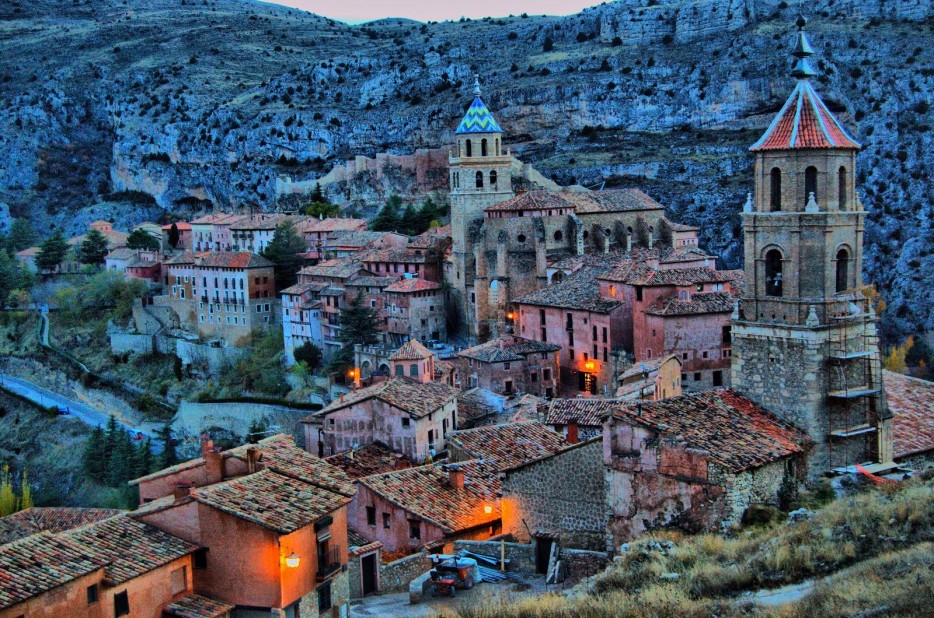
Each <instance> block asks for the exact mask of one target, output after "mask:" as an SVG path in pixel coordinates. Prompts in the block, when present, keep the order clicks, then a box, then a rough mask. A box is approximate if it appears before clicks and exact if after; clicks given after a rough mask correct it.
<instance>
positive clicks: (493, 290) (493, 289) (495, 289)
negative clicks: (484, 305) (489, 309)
mask: <svg viewBox="0 0 934 618" xmlns="http://www.w3.org/2000/svg"><path fill="white" fill-rule="evenodd" d="M497 303H499V281H497V280H496V279H493V281H491V282H490V304H491V305H495V304H497Z"/></svg>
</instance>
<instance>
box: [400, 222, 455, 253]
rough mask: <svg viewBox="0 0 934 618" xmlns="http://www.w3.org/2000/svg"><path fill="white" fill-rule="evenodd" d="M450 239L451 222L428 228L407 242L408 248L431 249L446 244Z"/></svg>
mask: <svg viewBox="0 0 934 618" xmlns="http://www.w3.org/2000/svg"><path fill="white" fill-rule="evenodd" d="M450 241H451V224H450V223H448V224H447V225H443V226H441V227H436V228H434V229H431V230H428V231H427V232H422V233H421V234H419V235H418V236H416V237H415V238H413V239H412V242H410V243H409V246H408V248H409V249H433V248H435V247H442V246H444V245H446V244H448V243H449V242H450Z"/></svg>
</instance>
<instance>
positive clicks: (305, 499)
mask: <svg viewBox="0 0 934 618" xmlns="http://www.w3.org/2000/svg"><path fill="white" fill-rule="evenodd" d="M796 26H797V28H796V31H795V39H794V47H793V49H792V56H793V59H794V66H793V69H792V71H791V77H792V78H793V80H794V82H793V83H791V80H789V90H790V94H789V95H788V98H787V100H786V102H785V103H784V104H783V105H782V106H781V108H780V109H778V110H777V111H776V113H775V117H774V120H773V121H772V122H771V123H770V125H769V126H768V129H767V130H766V131H765V133H764V134H762V135H761V137H760V138H759V139H758V140H757V141H756V142H755V143H753V144H750V149H749V150H750V153H749V156H750V157H751V158H753V159H754V161H755V166H754V176H753V179H752V183H751V185H750V191H749V194H748V199H747V201H746V203H745V204H737V210H741V217H742V237H743V238H742V246H743V252H744V264H745V267H744V268H743V269H741V270H731V269H724V268H720V267H718V262H719V260H718V256H716V255H712V254H710V253H708V252H707V251H705V250H704V249H703V248H702V247H701V243H700V239H701V237H702V234H701V229H700V228H698V227H696V226H691V225H686V224H684V223H681V222H678V221H675V220H672V219H669V217H668V216H666V206H665V204H662V203H659V202H658V201H656V200H655V199H653V198H652V197H651V196H650V195H649V194H648V193H647V192H645V191H642V190H640V189H637V188H621V189H604V190H600V189H589V188H585V187H582V186H578V185H570V186H564V187H562V186H558V185H557V184H556V183H555V182H553V181H551V180H548V179H546V178H545V177H544V176H542V175H541V174H539V173H538V172H536V171H535V169H534V167H532V166H531V165H529V164H524V163H522V162H521V161H519V160H518V159H517V158H516V157H515V156H514V155H513V154H511V151H510V149H509V147H508V144H509V142H510V127H509V126H500V124H499V123H498V122H497V120H496V117H495V116H496V110H491V109H490V108H489V107H488V106H487V104H486V103H485V101H484V90H483V88H484V85H483V84H482V83H481V82H480V80H479V78H478V79H476V80H475V82H474V84H473V96H472V99H471V100H470V102H469V107H467V111H466V114H465V116H464V117H463V120H462V121H461V122H460V124H459V125H458V126H457V127H456V129H455V132H454V143H453V144H449V145H448V156H447V171H448V186H449V190H450V192H449V212H446V211H445V209H444V208H443V207H441V206H436V205H434V204H432V203H431V202H428V203H426V204H423V205H421V206H420V207H419V208H420V212H416V207H415V206H412V205H409V206H402V205H401V204H397V203H393V202H392V201H390V203H387V204H386V205H385V206H383V208H382V210H381V211H380V212H379V213H378V215H377V217H376V218H375V219H373V220H370V221H368V220H367V219H365V218H362V217H356V216H345V215H347V214H348V213H343V212H341V211H340V209H339V208H336V207H333V208H329V207H332V206H333V205H331V204H328V203H327V200H326V198H325V197H324V194H323V193H322V192H321V191H320V188H319V190H318V191H317V192H316V193H317V195H316V196H315V198H314V200H313V201H312V204H311V205H310V207H308V208H303V209H295V210H294V211H288V212H220V211H215V212H207V213H204V214H203V215H202V216H199V217H197V218H192V219H191V220H189V221H183V220H176V221H172V222H165V223H153V222H142V223H139V224H138V225H136V226H134V227H132V228H131V229H127V230H115V229H114V226H113V224H112V223H110V222H108V221H96V222H94V223H92V224H91V225H90V226H89V229H88V231H87V233H86V234H84V235H82V236H78V237H75V238H70V239H65V238H63V237H61V235H60V234H59V235H58V236H53V237H52V238H51V239H47V240H45V241H44V242H42V244H41V245H37V246H33V247H28V248H24V249H21V250H19V251H18V253H17V254H16V255H17V258H18V260H19V265H20V268H21V269H22V270H23V271H24V272H28V273H31V274H30V275H28V276H31V277H35V278H36V279H38V280H40V281H42V282H44V283H45V284H47V285H49V284H51V283H53V282H59V283H62V282H67V281H71V280H72V279H68V278H69V277H73V278H77V277H85V276H88V274H89V272H90V271H89V269H88V268H89V266H90V267H91V271H93V272H94V273H95V274H99V271H106V273H110V275H109V276H112V277H119V278H120V280H121V281H125V282H131V284H132V286H134V287H133V289H134V290H135V291H136V292H135V293H134V294H133V297H132V299H131V300H130V301H129V304H128V307H127V312H126V315H125V316H124V319H123V320H111V321H110V323H108V325H107V330H106V345H107V346H109V352H110V354H111V355H112V356H113V357H114V358H117V357H120V358H123V359H124V361H123V362H124V363H125V362H126V360H125V359H127V358H131V357H136V358H144V359H146V358H150V357H153V358H154V357H155V356H158V355H162V356H168V357H175V358H177V359H178V361H177V362H178V369H177V371H178V376H180V377H179V381H181V379H182V377H184V378H185V379H188V380H192V381H194V382H199V381H204V382H207V381H210V380H214V379H217V376H218V375H220V374H222V373H223V372H225V371H226V372H229V371H231V369H230V368H231V367H237V366H238V365H237V363H238V362H248V363H249V362H254V363H255V362H259V361H258V356H256V355H251V354H253V352H252V350H254V349H255V346H256V342H257V341H260V340H264V341H275V342H276V345H277V346H279V348H278V349H276V350H273V351H272V353H271V354H269V356H275V357H276V358H281V364H280V365H279V366H277V369H279V370H280V371H281V373H282V374H283V376H288V380H289V381H290V382H289V383H290V384H291V385H293V386H295V388H294V390H293V391H292V392H293V393H298V395H297V396H292V397H291V398H288V399H287V398H284V397H277V398H272V397H253V396H251V395H252V394H251V393H249V392H247V393H246V394H245V395H244V396H242V397H236V398H235V397H229V398H224V397H215V398H207V397H205V398H203V399H204V400H203V401H186V402H182V403H181V404H180V407H179V412H178V416H177V417H176V418H175V423H174V424H173V423H171V422H169V423H167V424H166V425H165V427H166V429H165V432H164V433H163V434H160V435H161V436H162V438H163V444H162V446H161V449H162V452H161V454H160V459H159V460H158V461H161V462H165V463H171V465H168V466H165V467H161V466H158V465H155V464H150V465H148V466H147V465H142V467H140V468H134V469H136V470H138V471H140V472H141V473H140V474H139V476H135V477H133V478H131V479H129V480H128V482H127V483H125V484H126V486H127V487H128V488H130V489H129V491H132V492H133V497H134V498H135V499H136V502H135V503H134V504H132V505H130V506H131V507H132V508H129V509H111V508H78V507H66V506H32V507H30V508H26V509H24V510H19V511H18V512H16V513H13V514H10V515H8V516H6V517H3V518H0V543H2V544H0V618H7V617H8V616H9V617H10V618H21V617H22V618H26V617H31V616H88V617H92V616H93V617H95V618H97V617H103V616H124V615H130V616H177V617H180V618H185V617H199V618H208V617H212V618H219V617H227V616H229V617H233V618H241V617H242V618H246V617H253V616H280V617H288V618H293V617H302V618H309V617H316V616H334V617H337V616H341V617H343V616H347V615H367V614H355V611H356V612H360V611H363V610H362V609H361V608H365V607H366V606H365V604H364V605H361V603H362V601H361V600H365V599H373V598H377V597H379V596H380V595H387V596H388V595H393V594H399V593H402V595H403V596H404V597H405V600H406V603H410V604H411V607H412V608H415V607H418V606H419V605H424V604H425V603H434V602H435V600H433V599H434V596H433V595H447V594H450V595H451V598H452V599H453V598H454V597H455V596H456V595H461V597H463V598H459V599H458V601H459V602H461V603H464V604H466V605H462V606H460V609H464V610H465V611H467V612H470V611H473V610H479V608H480V605H479V604H481V603H482V598H481V597H480V596H479V595H476V596H469V595H471V594H472V593H470V592H466V591H468V590H470V589H472V588H474V586H475V585H476V586H480V587H481V588H482V586H481V584H483V585H490V586H494V585H500V586H502V585H506V584H510V583H519V582H528V581H535V582H537V584H535V585H537V586H538V588H535V587H534V586H535V585H531V584H526V585H527V586H532V593H535V592H542V591H544V589H546V588H548V587H549V586H551V587H554V589H560V588H570V587H572V586H573V585H575V584H577V583H579V582H585V583H586V582H587V581H592V580H588V578H592V577H594V576H597V575H598V574H599V573H602V572H603V571H604V570H605V569H607V567H612V566H613V565H614V564H618V563H619V562H620V560H621V558H622V557H625V555H626V552H627V551H628V548H629V547H631V546H635V545H634V544H637V543H639V542H640V539H644V538H646V537H647V535H653V534H660V533H667V532H672V531H677V532H679V533H684V534H715V533H728V532H729V531H730V530H736V529H739V528H740V527H741V526H742V525H744V524H747V523H748V522H749V520H750V518H751V517H754V516H755V515H756V514H757V513H759V514H761V513H763V512H767V513H772V512H779V511H780V510H783V511H789V510H793V511H794V512H796V513H798V517H802V518H805V517H810V516H811V514H810V512H809V511H808V509H807V508H804V509H800V508H799V507H800V505H801V504H802V502H801V500H802V498H801V497H802V496H804V495H809V494H810V493H813V492H815V491H818V489H819V488H823V490H824V491H828V490H829V491H831V493H832V488H836V489H837V490H840V491H841V492H843V491H845V490H846V488H847V487H852V486H853V485H854V484H856V485H858V484H859V483H869V484H884V485H885V486H886V487H888V486H890V485H895V484H898V483H902V482H909V479H911V478H913V477H915V476H918V475H921V474H923V473H924V472H925V471H926V470H930V469H931V468H932V466H934V383H932V382H928V381H925V380H922V379H918V378H915V377H911V376H908V375H903V374H901V373H895V372H892V371H888V370H886V369H884V367H883V362H884V360H885V357H886V352H885V351H884V350H883V348H882V346H881V344H880V338H879V334H878V323H879V315H878V314H877V311H881V309H880V308H879V305H878V302H877V299H876V298H875V296H874V294H873V291H872V289H871V287H870V286H868V285H867V284H866V283H865V282H864V281H863V277H862V273H863V270H864V268H863V246H864V230H865V225H866V216H867V214H866V209H865V208H864V206H863V204H862V203H861V201H860V198H859V197H858V194H857V175H856V173H855V169H856V161H857V156H858V153H859V151H860V148H861V146H860V144H859V143H858V142H857V141H856V139H855V137H854V136H853V135H852V134H851V133H850V132H849V131H848V129H847V127H846V126H845V125H844V124H843V123H842V122H841V121H840V120H839V119H838V118H837V117H836V116H835V114H834V113H833V112H832V111H831V109H830V108H829V107H828V105H827V104H825V102H824V101H823V100H822V99H821V97H820V95H819V94H818V91H817V89H816V87H815V84H814V83H813V81H814V78H815V77H816V76H817V74H818V72H817V70H816V69H815V68H814V65H813V64H812V56H813V55H814V53H815V52H814V49H813V47H812V46H811V43H810V41H809V39H808V35H807V28H806V26H807V22H806V21H805V20H804V19H803V18H799V19H798V21H797V23H796ZM491 87H492V86H491ZM417 219H418V220H417ZM95 246H96V247H97V251H96V253H95V252H94V251H92V249H94V248H95ZM24 276H26V275H24ZM49 298H51V301H48V299H47V300H46V302H45V303H40V302H37V301H36V300H31V299H29V298H19V299H15V298H14V299H11V302H10V305H11V306H12V305H13V302H19V303H21V305H22V306H21V307H20V308H21V309H23V310H30V311H33V312H35V313H36V314H37V315H38V316H39V318H38V319H39V327H38V328H39V332H40V333H42V332H43V329H45V331H44V332H45V339H46V342H45V345H46V346H51V344H49V343H48V338H49V333H48V330H49V329H50V328H51V327H50V325H49V324H50V319H51V320H52V323H53V324H56V326H55V327H56V328H58V326H57V322H55V319H57V318H54V316H53V318H49V317H48V314H50V313H52V314H54V313H56V312H58V311H62V310H63V309H67V308H63V307H60V306H55V302H56V299H61V298H62V297H61V296H54V295H53V296H51V297H49ZM50 305H51V306H50ZM267 351H268V350H267ZM65 352H68V351H65ZM72 354H73V355H74V356H75V357H80V354H79V353H78V352H77V351H72V352H69V356H70V355H72ZM244 359H246V360H245V361H244ZM75 362H81V361H75ZM86 373H93V371H90V370H88V371H87V372H86ZM285 379H286V378H283V380H285ZM296 385H297V386H296ZM3 388H4V390H5V391H6V389H7V388H8V387H6V386H4V387H3ZM20 396H21V397H25V398H26V399H30V397H31V396H30V395H28V394H27V395H20ZM161 403H162V404H164V405H169V404H170V403H171V402H169V400H168V399H166V400H165V401H162V402H161ZM199 406H200V407H199ZM182 407H184V408H185V409H186V410H188V411H189V412H190V413H189V414H188V415H187V416H185V418H184V423H185V430H186V431H187V432H188V433H187V434H186V435H187V436H188V438H190V440H189V441H188V446H190V447H191V448H190V449H189V450H188V451H186V453H187V454H190V455H192V457H191V458H189V459H185V458H184V457H178V461H171V460H169V459H167V458H166V457H167V456H166V452H167V451H170V450H171V451H173V452H174V448H175V446H174V443H173V438H172V431H175V432H176V433H177V434H178V435H181V433H182V428H181V420H182V416H183V415H182V413H181V411H180V410H181V408H182ZM247 409H249V411H245V410H247ZM273 409H275V410H276V411H277V412H276V413H277V414H279V416H277V417H276V419H277V420H275V421H273V420H271V419H270V418H264V414H265V412H264V411H267V410H273ZM197 410H202V411H205V412H204V416H202V417H199V416H198V414H197V413H195V412H193V411H197ZM208 410H209V412H208ZM58 413H59V414H61V415H62V416H67V415H69V414H72V415H74V412H72V411H70V410H68V409H61V407H59V410H58ZM234 417H237V418H236V419H235V420H231V421H230V423H231V425H229V426H228V427H226V429H227V430H231V427H232V426H234V425H233V424H236V427H238V429H237V431H233V433H237V434H239V435H238V437H242V438H243V439H241V440H239V441H238V442H240V443H237V444H228V443H227V442H229V441H230V433H231V431H225V432H220V431H215V429H217V427H218V426H220V425H224V423H225V422H227V421H222V420H218V419H224V418H231V419H234ZM284 418H286V419H289V420H288V421H283V420H282V419H284ZM246 425H249V429H248V430H247V429H246ZM129 429H130V433H131V434H132V433H135V432H136V429H137V428H136V427H131V428H129ZM144 434H145V435H146V436H149V435H150V432H149V430H145V431H143V430H142V429H141V430H140V431H139V437H140V439H141V440H142V439H143V436H144ZM222 441H223V442H224V443H223V444H222ZM192 444H194V446H192ZM134 448H143V447H134ZM145 448H146V449H147V453H148V452H149V450H148V449H149V448H150V446H149V442H148V441H147V442H146V443H145ZM21 499H22V498H21ZM0 500H2V496H0ZM796 509H797V510H796ZM674 575H675V576H676V575H677V573H675V574H674ZM670 579H677V578H676V577H673V578H670ZM504 582H505V584H504ZM549 589H550V588H549ZM455 590H456V592H455ZM462 591H464V592H462ZM532 593H530V594H532ZM533 596H534V594H533ZM471 599H473V600H472V601H471ZM452 603H453V601H452ZM472 603H477V604H478V605H471V604H472ZM406 607H408V606H406ZM431 607H432V608H435V609H437V606H435V605H431ZM451 608H453V609H454V610H456V609H457V607H455V606H453V605H452V606H451ZM451 608H447V609H445V608H441V609H438V610H437V611H439V612H441V611H447V610H448V609H451ZM394 611H400V612H407V611H408V610H406V609H398V608H397V609H396V610H394ZM412 611H415V610H412ZM397 615H406V614H405V613H399V614H397Z"/></svg>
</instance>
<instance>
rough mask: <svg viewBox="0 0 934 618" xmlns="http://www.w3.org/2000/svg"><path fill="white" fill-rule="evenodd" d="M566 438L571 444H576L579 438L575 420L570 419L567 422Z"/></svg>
mask: <svg viewBox="0 0 934 618" xmlns="http://www.w3.org/2000/svg"><path fill="white" fill-rule="evenodd" d="M567 439H568V442H570V443H571V444H577V442H578V439H579V438H578V437H577V421H571V422H570V423H568V432H567Z"/></svg>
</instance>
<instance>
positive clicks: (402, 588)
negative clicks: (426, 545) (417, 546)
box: [379, 551, 431, 594]
mask: <svg viewBox="0 0 934 618" xmlns="http://www.w3.org/2000/svg"><path fill="white" fill-rule="evenodd" d="M430 568H431V559H430V558H429V557H428V554H426V553H425V552H423V551H422V552H418V553H415V554H412V555H411V556H406V557H405V558H399V559H398V560H393V561H392V562H390V563H389V564H385V565H381V566H380V570H379V583H380V592H382V593H383V594H392V593H394V592H408V590H409V583H410V582H411V581H412V580H413V579H415V578H416V577H418V576H419V575H421V574H422V573H424V572H425V571H427V570H429V569H430Z"/></svg>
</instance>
